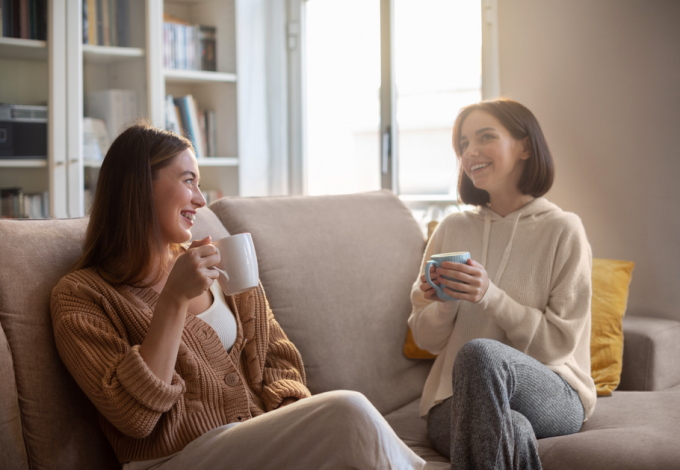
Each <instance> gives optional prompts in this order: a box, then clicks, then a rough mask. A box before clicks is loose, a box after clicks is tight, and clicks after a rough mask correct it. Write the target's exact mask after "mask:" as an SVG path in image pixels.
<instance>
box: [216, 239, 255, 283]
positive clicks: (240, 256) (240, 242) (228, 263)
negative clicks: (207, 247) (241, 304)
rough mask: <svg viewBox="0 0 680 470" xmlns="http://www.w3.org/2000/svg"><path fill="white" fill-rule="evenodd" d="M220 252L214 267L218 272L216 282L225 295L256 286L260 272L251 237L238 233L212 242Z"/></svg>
mask: <svg viewBox="0 0 680 470" xmlns="http://www.w3.org/2000/svg"><path fill="white" fill-rule="evenodd" d="M212 244H213V245H214V246H215V248H217V250H218V251H219V252H220V258H221V259H220V262H219V264H218V265H217V266H216V269H217V270H218V271H219V272H220V277H219V278H218V279H217V282H218V283H219V284H220V287H221V288H222V291H223V292H224V293H225V294H226V295H235V294H240V293H242V292H246V291H249V290H250V289H254V288H255V287H257V285H258V283H259V280H260V273H259V271H258V269H257V256H256V255H255V246H254V245H253V237H251V236H250V234H249V233H239V234H237V235H232V236H230V237H225V238H221V239H219V240H217V241H215V242H213V243H212Z"/></svg>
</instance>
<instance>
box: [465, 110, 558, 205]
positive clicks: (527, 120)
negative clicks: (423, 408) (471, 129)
mask: <svg viewBox="0 0 680 470" xmlns="http://www.w3.org/2000/svg"><path fill="white" fill-rule="evenodd" d="M476 110H479V111H484V112H487V113H489V114H491V115H492V116H494V117H495V118H496V119H498V120H499V121H500V122H501V124H502V125H503V127H505V128H506V129H507V130H508V131H509V132H510V135H512V137H513V138H515V139H517V140H522V139H524V138H526V137H528V138H529V148H530V152H531V155H530V157H529V159H528V160H527V163H526V166H525V168H524V172H523V173H522V176H521V177H520V180H519V183H518V184H517V189H519V190H520V192H521V193H522V194H530V195H532V196H534V197H540V196H543V195H544V194H545V193H547V192H548V190H550V188H551V187H552V184H553V181H554V179H555V165H554V163H553V158H552V154H551V153H550V149H549V148H548V142H547V141H546V140H545V136H544V135H543V131H542V130H541V126H540V125H539V124H538V120H537V119H536V116H534V114H533V113H532V112H531V111H529V109H528V108H527V107H526V106H524V105H522V104H520V103H518V102H517V101H514V100H511V99H507V98H498V99H494V100H486V101H481V102H479V103H476V104H472V105H470V106H466V107H465V108H463V109H461V110H460V112H459V113H458V117H457V118H456V122H455V124H454V125H453V149H454V150H455V152H456V155H457V156H458V160H460V159H461V158H462V154H463V152H461V148H460V133H461V128H462V127H463V122H464V121H465V119H466V118H467V117H468V116H469V115H470V113H471V112H472V111H476ZM458 199H459V200H460V201H461V202H463V203H465V204H472V205H475V206H483V205H485V204H487V203H488V202H489V193H488V192H486V191H484V190H483V189H479V188H476V187H475V185H474V184H473V183H472V180H471V179H470V177H468V175H467V174H466V173H465V171H464V170H463V168H462V166H461V168H460V175H459V177H458Z"/></svg>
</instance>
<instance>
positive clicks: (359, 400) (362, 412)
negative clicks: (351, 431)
mask: <svg viewBox="0 0 680 470" xmlns="http://www.w3.org/2000/svg"><path fill="white" fill-rule="evenodd" d="M323 395H324V401H325V405H326V406H325V408H326V410H327V411H328V412H329V413H330V414H332V415H333V416H336V417H342V418H343V420H349V421H356V420H361V419H366V418H368V417H372V416H373V415H378V416H380V413H379V412H378V410H377V409H376V408H375V407H374V406H373V405H372V404H371V402H370V401H369V400H368V398H366V397H365V396H364V395H363V394H361V393H359V392H354V391H351V390H335V391H332V392H326V393H324V394H323Z"/></svg>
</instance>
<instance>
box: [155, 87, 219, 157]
mask: <svg viewBox="0 0 680 470" xmlns="http://www.w3.org/2000/svg"><path fill="white" fill-rule="evenodd" d="M165 123H166V124H165V128H166V130H169V131H171V132H175V133H178V134H180V135H183V136H184V137H186V138H187V139H189V140H190V141H191V143H192V145H193V146H194V150H195V152H196V158H205V157H214V156H216V155H217V146H216V141H217V137H216V135H215V132H216V126H215V112H214V111H212V110H202V109H198V105H197V104H196V100H194V97H193V96H192V95H187V96H181V97H178V98H173V96H172V95H168V96H167V97H166V100H165Z"/></svg>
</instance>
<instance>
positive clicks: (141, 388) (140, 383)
mask: <svg viewBox="0 0 680 470" xmlns="http://www.w3.org/2000/svg"><path fill="white" fill-rule="evenodd" d="M117 375H118V380H120V383H121V385H122V386H123V387H124V388H125V390H126V391H127V392H128V393H129V394H130V396H131V397H132V398H134V399H135V400H137V401H138V402H139V403H140V404H141V405H144V406H145V407H147V408H149V409H150V410H153V411H157V412H159V413H165V412H166V411H168V410H169V409H170V408H172V405H174V404H175V403H176V402H177V399H178V398H179V397H180V395H181V394H182V393H184V390H185V385H184V380H183V379H182V378H181V377H180V376H179V375H178V374H177V373H175V372H173V375H172V383H171V384H170V385H168V384H166V383H165V382H163V381H162V380H161V379H159V378H158V377H156V375H155V374H154V373H153V372H151V369H149V366H147V365H146V362H144V359H142V356H140V355H139V345H135V346H133V347H132V349H130V351H129V352H128V353H127V354H126V356H125V358H124V359H123V360H122V361H121V362H120V364H119V365H118V369H117Z"/></svg>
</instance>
